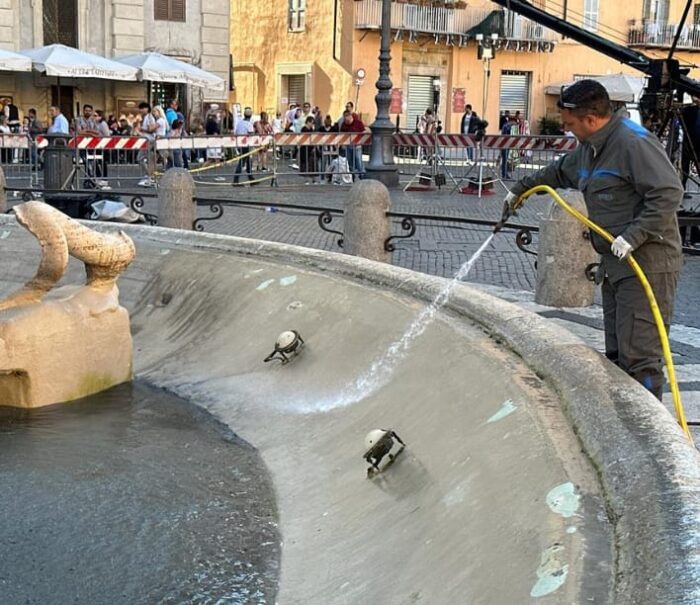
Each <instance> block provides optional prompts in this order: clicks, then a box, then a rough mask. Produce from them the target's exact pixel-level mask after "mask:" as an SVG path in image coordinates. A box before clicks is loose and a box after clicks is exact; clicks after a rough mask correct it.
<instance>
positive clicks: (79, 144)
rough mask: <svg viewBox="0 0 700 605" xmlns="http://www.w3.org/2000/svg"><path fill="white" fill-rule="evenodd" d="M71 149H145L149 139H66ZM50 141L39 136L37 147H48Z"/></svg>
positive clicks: (78, 137)
mask: <svg viewBox="0 0 700 605" xmlns="http://www.w3.org/2000/svg"><path fill="white" fill-rule="evenodd" d="M66 139H67V141H68V147H69V148H71V149H144V148H146V147H148V139H146V138H144V137H86V136H77V137H71V138H68V137H66ZM48 144H49V140H48V139H47V138H46V137H42V136H38V137H37V138H36V146H37V147H38V148H39V149H43V148H45V147H47V146H48Z"/></svg>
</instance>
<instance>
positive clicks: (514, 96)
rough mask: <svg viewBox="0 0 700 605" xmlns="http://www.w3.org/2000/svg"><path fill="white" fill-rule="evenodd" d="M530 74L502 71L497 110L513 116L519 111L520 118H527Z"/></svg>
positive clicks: (527, 72)
mask: <svg viewBox="0 0 700 605" xmlns="http://www.w3.org/2000/svg"><path fill="white" fill-rule="evenodd" d="M531 78H532V72H529V71H502V72H501V95H500V99H499V104H498V109H499V111H501V112H504V111H506V110H508V111H510V113H511V115H514V114H515V112H516V111H519V112H520V114H521V115H522V117H524V118H527V117H528V113H529V110H530V82H531Z"/></svg>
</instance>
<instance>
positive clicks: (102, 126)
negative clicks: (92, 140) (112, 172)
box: [92, 109, 113, 188]
mask: <svg viewBox="0 0 700 605" xmlns="http://www.w3.org/2000/svg"><path fill="white" fill-rule="evenodd" d="M94 121H95V131H96V132H97V136H99V137H109V136H112V133H111V131H110V130H109V126H108V125H107V120H105V113H104V111H102V110H101V109H98V110H97V111H95V116H94ZM92 155H93V158H92V160H93V162H94V163H95V176H96V177H97V178H98V179H104V178H107V162H106V161H105V155H106V156H107V158H109V160H110V161H111V160H112V159H113V156H112V154H111V151H103V152H102V153H101V154H99V153H98V152H97V151H95V152H93V154H92ZM97 185H99V186H100V187H103V188H104V187H107V185H109V183H108V182H107V181H97Z"/></svg>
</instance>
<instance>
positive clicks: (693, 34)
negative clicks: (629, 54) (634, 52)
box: [627, 22, 700, 50]
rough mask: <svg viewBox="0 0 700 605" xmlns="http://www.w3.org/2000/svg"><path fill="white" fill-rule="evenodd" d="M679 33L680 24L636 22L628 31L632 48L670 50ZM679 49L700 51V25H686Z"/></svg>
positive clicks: (628, 39) (679, 42)
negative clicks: (652, 47)
mask: <svg viewBox="0 0 700 605" xmlns="http://www.w3.org/2000/svg"><path fill="white" fill-rule="evenodd" d="M677 31H678V24H675V23H668V24H659V23H656V22H648V23H644V22H634V23H633V24H632V25H631V26H630V28H629V30H628V31H627V42H628V44H629V45H630V46H638V47H648V46H656V47H660V48H670V47H671V45H672V44H673V39H674V38H675V36H676V32H677ZM678 48H692V49H698V50H700V25H685V26H683V28H682V29H681V35H680V37H679V38H678Z"/></svg>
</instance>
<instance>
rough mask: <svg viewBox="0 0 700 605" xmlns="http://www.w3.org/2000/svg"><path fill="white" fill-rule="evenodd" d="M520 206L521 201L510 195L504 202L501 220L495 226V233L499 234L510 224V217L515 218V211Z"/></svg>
mask: <svg viewBox="0 0 700 605" xmlns="http://www.w3.org/2000/svg"><path fill="white" fill-rule="evenodd" d="M520 204H521V202H520V200H519V199H518V198H517V197H516V196H515V195H514V194H513V193H508V195H507V196H506V199H505V200H504V201H503V212H501V220H500V221H498V222H497V223H496V224H495V225H494V226H493V232H494V233H498V232H499V231H500V230H501V229H503V227H505V226H506V223H507V222H508V220H509V219H510V217H512V216H515V209H516V208H517V207H518V206H519V205H520Z"/></svg>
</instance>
